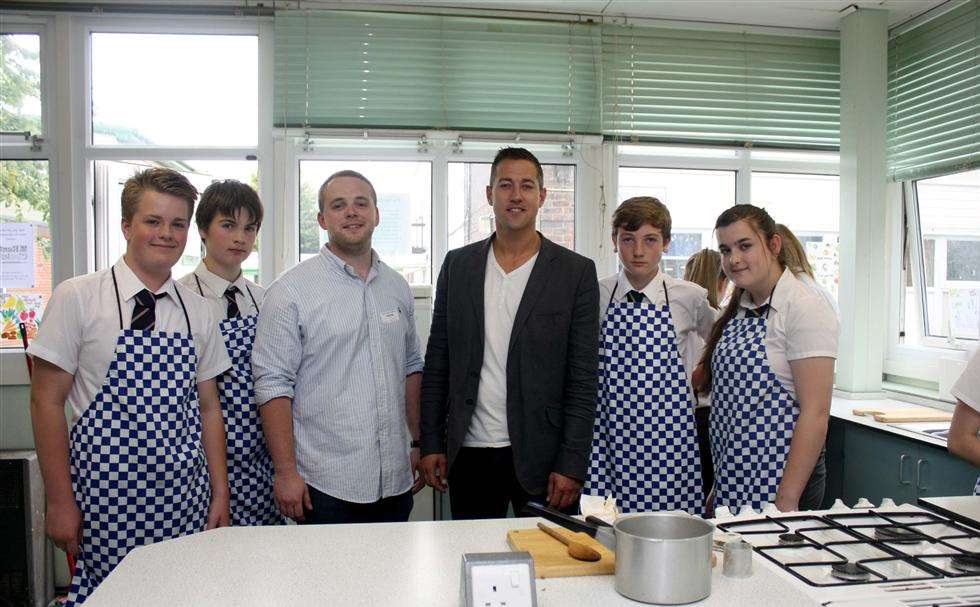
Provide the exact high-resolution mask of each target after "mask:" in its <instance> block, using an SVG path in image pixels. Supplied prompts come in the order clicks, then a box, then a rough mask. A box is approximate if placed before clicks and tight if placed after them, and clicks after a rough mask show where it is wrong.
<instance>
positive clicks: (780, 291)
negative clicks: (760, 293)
mask: <svg viewBox="0 0 980 607" xmlns="http://www.w3.org/2000/svg"><path fill="white" fill-rule="evenodd" d="M793 282H797V278H796V276H794V275H793V273H792V272H790V270H789V268H786V269H784V270H783V273H782V275H780V277H779V280H777V281H776V288H775V289H774V290H773V292H772V301H769V299H766V301H764V302H762V303H758V304H757V303H755V302H753V301H752V298H751V297H750V296H749V292H748V291H742V297H741V298H740V299H739V300H738V303H739V305H740V306H741V307H743V308H745V309H746V310H755V309H758V308H761V307H762V306H764V305H766V304H769V307H770V308H772V309H773V310H775V311H777V312H779V311H780V310H782V309H783V304H784V303H786V299H787V298H788V297H789V294H790V291H791V290H792V283H793Z"/></svg>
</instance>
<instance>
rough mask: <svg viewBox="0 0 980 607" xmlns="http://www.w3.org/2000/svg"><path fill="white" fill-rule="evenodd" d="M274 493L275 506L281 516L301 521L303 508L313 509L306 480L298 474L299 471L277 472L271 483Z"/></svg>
mask: <svg viewBox="0 0 980 607" xmlns="http://www.w3.org/2000/svg"><path fill="white" fill-rule="evenodd" d="M273 489H274V491H275V494H276V506H278V507H279V512H281V513H282V515H283V516H288V517H289V518H291V519H293V520H294V521H297V522H302V521H303V518H304V515H303V512H304V510H303V509H304V508H305V509H306V510H313V502H312V501H310V488H309V487H307V486H306V481H304V480H303V477H301V476H300V475H299V472H296V471H295V470H293V471H292V472H283V473H277V474H276V478H275V481H274V483H273Z"/></svg>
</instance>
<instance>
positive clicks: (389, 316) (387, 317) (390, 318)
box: [381, 310, 401, 325]
mask: <svg viewBox="0 0 980 607" xmlns="http://www.w3.org/2000/svg"><path fill="white" fill-rule="evenodd" d="M399 316H401V310H388V311H387V312H382V313H381V322H383V323H384V324H386V325H387V324H389V323H393V322H395V321H397V320H398V317H399Z"/></svg>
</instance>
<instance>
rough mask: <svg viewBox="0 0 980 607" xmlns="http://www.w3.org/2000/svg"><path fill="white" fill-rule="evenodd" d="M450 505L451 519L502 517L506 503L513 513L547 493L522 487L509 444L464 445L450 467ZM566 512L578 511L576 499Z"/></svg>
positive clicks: (541, 498)
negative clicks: (490, 445) (493, 445)
mask: <svg viewBox="0 0 980 607" xmlns="http://www.w3.org/2000/svg"><path fill="white" fill-rule="evenodd" d="M448 482H449V506H450V508H451V509H452V516H453V518H454V519H457V520H463V519H480V518H505V517H506V516H507V507H508V506H511V507H512V508H513V509H514V514H515V515H516V516H528V515H526V514H524V513H523V512H522V510H524V505H525V504H527V503H528V502H529V501H536V502H541V503H546V502H547V497H548V496H547V495H546V494H539V495H532V494H530V493H528V492H527V491H525V490H524V488H523V487H521V483H520V482H519V481H518V480H517V474H516V473H515V471H514V455H513V451H512V450H511V448H510V447H499V448H494V447H489V448H484V447H463V448H462V449H460V450H459V453H458V454H457V455H456V459H455V460H453V465H452V468H450V470H449V479H448ZM566 512H568V513H575V512H578V500H576V501H575V503H574V504H572V505H571V506H570V507H569V508H567V509H566Z"/></svg>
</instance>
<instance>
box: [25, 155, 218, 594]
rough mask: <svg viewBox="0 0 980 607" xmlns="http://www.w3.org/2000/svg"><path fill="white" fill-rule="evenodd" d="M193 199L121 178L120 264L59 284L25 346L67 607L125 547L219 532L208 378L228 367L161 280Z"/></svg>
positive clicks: (196, 315) (181, 186) (188, 193)
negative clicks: (66, 576)
mask: <svg viewBox="0 0 980 607" xmlns="http://www.w3.org/2000/svg"><path fill="white" fill-rule="evenodd" d="M196 198H197V190H196V189H195V188H194V186H192V185H191V184H190V182H188V181H187V179H186V178H184V177H183V176H182V175H181V174H179V173H177V172H175V171H171V170H169V169H159V168H154V169H148V170H145V171H142V172H140V173H137V174H136V175H134V176H133V177H131V178H130V179H129V180H128V181H127V182H126V184H125V185H124V187H123V192H122V229H123V234H124V236H125V238H126V242H127V247H126V253H125V255H123V257H122V258H121V259H120V260H119V261H118V262H117V263H116V264H115V265H114V266H112V267H111V268H107V269H105V270H102V271H100V272H96V273H94V274H89V275H87V276H80V277H78V278H72V279H69V280H66V281H64V282H62V283H61V284H60V285H58V288H57V289H55V292H54V294H53V295H52V297H51V301H50V302H49V303H48V306H47V309H46V310H45V314H44V320H43V322H42V324H41V327H40V330H39V331H38V337H37V339H36V340H35V341H34V343H33V344H31V346H30V347H29V348H28V353H29V354H31V355H32V356H33V357H34V361H35V371H34V377H33V380H32V383H31V417H32V421H33V425H34V439H35V444H36V447H37V453H38V457H39V458H40V463H41V472H42V474H43V476H44V487H45V493H46V495H47V517H46V523H45V524H46V527H47V534H48V536H49V537H50V538H51V539H52V540H53V541H54V543H55V544H56V545H57V546H58V547H59V548H62V549H63V550H65V551H66V552H68V554H70V555H76V556H77V563H76V566H75V571H74V577H73V579H72V582H71V589H70V591H69V596H68V604H69V605H75V604H79V603H82V602H84V601H85V600H86V598H88V596H89V595H91V593H92V592H93V591H95V590H96V589H97V587H98V585H99V584H100V583H101V582H102V580H103V579H105V577H106V576H107V575H109V573H110V572H111V571H112V570H113V568H114V567H115V566H116V565H117V564H118V563H119V561H121V560H122V559H123V557H124V556H126V554H127V553H128V552H129V551H130V550H132V549H133V548H137V547H139V546H142V545H145V544H151V543H154V542H159V541H163V540H167V539H170V538H175V537H180V536H183V535H187V534H190V533H195V532H197V531H202V530H204V529H206V528H208V529H210V528H213V527H220V526H224V525H227V524H228V476H227V471H226V468H225V457H224V455H225V433H224V424H223V422H222V419H221V409H220V405H219V404H218V393H217V388H216V386H215V379H214V378H215V377H217V376H218V375H219V374H221V373H222V372H224V371H226V370H227V369H228V368H229V367H230V365H231V363H230V361H229V360H228V354H227V353H226V352H225V349H224V347H223V345H222V343H221V337H220V336H219V335H218V332H217V328H216V326H215V323H214V320H213V319H212V317H211V313H210V311H209V310H208V306H207V303H206V302H205V300H204V299H203V298H202V297H200V296H199V295H197V294H196V293H194V292H192V291H191V290H189V289H187V288H186V287H183V286H182V285H178V284H176V283H175V282H174V281H173V280H172V279H171V276H170V271H171V268H172V267H173V265H174V264H175V263H176V262H177V260H178V259H179V258H180V256H181V254H182V253H183V251H184V245H185V244H186V242H187V230H188V227H189V225H190V221H191V216H192V215H193V210H194V201H195V199H196ZM66 402H67V403H68V405H69V407H70V409H71V425H70V430H69V425H68V424H66V422H65V403H66Z"/></svg>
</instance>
